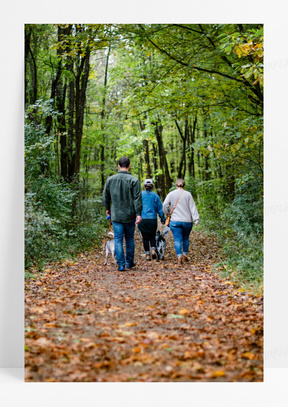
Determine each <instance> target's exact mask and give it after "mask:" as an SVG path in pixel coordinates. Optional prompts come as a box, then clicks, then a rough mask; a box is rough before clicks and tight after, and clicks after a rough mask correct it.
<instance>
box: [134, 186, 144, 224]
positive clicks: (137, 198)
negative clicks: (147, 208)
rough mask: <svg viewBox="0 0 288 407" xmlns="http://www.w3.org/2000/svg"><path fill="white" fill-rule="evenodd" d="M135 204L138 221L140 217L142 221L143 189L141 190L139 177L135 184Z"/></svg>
mask: <svg viewBox="0 0 288 407" xmlns="http://www.w3.org/2000/svg"><path fill="white" fill-rule="evenodd" d="M132 196H133V205H134V210H135V214H136V223H137V218H138V219H139V218H140V221H139V222H138V223H140V222H141V212H142V191H141V184H140V181H139V180H138V179H137V181H136V182H135V184H134V185H133V192H132Z"/></svg>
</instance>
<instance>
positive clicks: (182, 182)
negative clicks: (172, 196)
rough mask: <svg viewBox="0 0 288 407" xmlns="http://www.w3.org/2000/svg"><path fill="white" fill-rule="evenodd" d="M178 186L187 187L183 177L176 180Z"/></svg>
mask: <svg viewBox="0 0 288 407" xmlns="http://www.w3.org/2000/svg"><path fill="white" fill-rule="evenodd" d="M176 187H179V188H184V187H185V181H184V179H182V178H178V179H177V181H176Z"/></svg>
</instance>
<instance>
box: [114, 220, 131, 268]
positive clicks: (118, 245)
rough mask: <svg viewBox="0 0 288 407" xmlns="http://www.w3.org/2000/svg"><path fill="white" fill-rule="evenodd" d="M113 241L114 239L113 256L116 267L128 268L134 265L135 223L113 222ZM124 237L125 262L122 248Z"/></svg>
mask: <svg viewBox="0 0 288 407" xmlns="http://www.w3.org/2000/svg"><path fill="white" fill-rule="evenodd" d="M113 230H114V239H115V254H116V259H117V264H118V267H125V264H127V265H128V267H129V266H131V265H133V264H134V251H135V242H134V232H135V221H133V222H130V223H120V222H113ZM124 237H125V243H126V261H125V255H124V248H123V238H124Z"/></svg>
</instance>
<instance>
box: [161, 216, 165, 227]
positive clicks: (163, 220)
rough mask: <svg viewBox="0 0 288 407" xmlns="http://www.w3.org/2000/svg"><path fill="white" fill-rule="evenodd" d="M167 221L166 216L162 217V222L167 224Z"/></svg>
mask: <svg viewBox="0 0 288 407" xmlns="http://www.w3.org/2000/svg"><path fill="white" fill-rule="evenodd" d="M165 222H166V218H165V216H164V217H163V218H162V219H161V223H162V225H165Z"/></svg>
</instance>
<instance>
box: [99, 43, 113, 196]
mask: <svg viewBox="0 0 288 407" xmlns="http://www.w3.org/2000/svg"><path fill="white" fill-rule="evenodd" d="M110 51H111V48H110V47H109V48H108V52H107V56H106V64H105V75H104V93H103V98H102V111H101V130H102V132H103V131H104V129H105V124H104V119H105V116H106V94H107V82H108V66H109V56H110ZM100 161H101V164H100V173H101V189H102V191H103V189H104V186H105V174H104V171H105V135H104V134H102V143H101V144H100Z"/></svg>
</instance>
